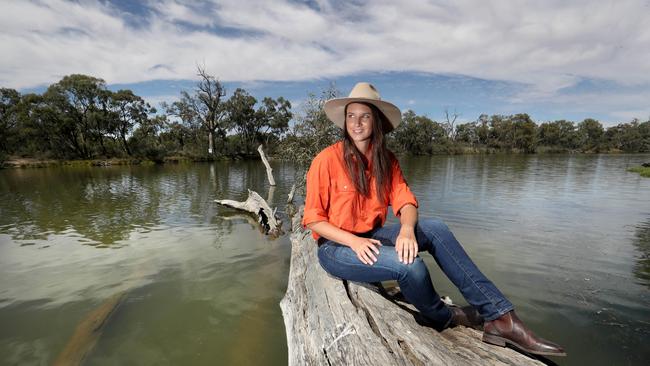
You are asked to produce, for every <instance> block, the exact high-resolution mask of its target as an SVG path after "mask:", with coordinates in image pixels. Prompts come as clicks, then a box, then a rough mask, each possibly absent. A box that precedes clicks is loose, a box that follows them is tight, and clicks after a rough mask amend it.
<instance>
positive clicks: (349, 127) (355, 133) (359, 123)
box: [345, 103, 375, 142]
mask: <svg viewBox="0 0 650 366" xmlns="http://www.w3.org/2000/svg"><path fill="white" fill-rule="evenodd" d="M374 123H375V121H374V117H373V115H372V110H371V109H370V107H368V106H367V105H365V104H361V103H350V104H348V108H347V112H346V115H345V129H346V131H347V132H348V135H350V137H351V138H352V141H354V142H362V141H366V140H369V139H370V138H371V137H372V125H373V124H374Z"/></svg>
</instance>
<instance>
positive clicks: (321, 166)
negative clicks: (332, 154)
mask: <svg viewBox="0 0 650 366" xmlns="http://www.w3.org/2000/svg"><path fill="white" fill-rule="evenodd" d="M329 183H330V176H329V169H328V166H327V160H326V159H324V158H323V156H322V155H319V156H316V158H314V160H313V161H312V163H311V166H310V167H309V171H308V172H307V180H306V184H305V185H306V191H307V192H306V194H305V196H306V197H305V212H304V214H303V217H302V225H303V227H306V226H307V225H308V224H311V223H313V222H318V221H329V216H328V211H329V198H330V197H329V189H330V187H329Z"/></svg>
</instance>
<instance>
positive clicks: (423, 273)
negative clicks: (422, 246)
mask: <svg viewBox="0 0 650 366" xmlns="http://www.w3.org/2000/svg"><path fill="white" fill-rule="evenodd" d="M398 272H399V274H400V277H401V279H402V280H406V279H408V280H409V281H415V282H420V281H422V280H424V279H426V278H427V277H429V270H428V268H427V265H426V264H425V263H424V261H423V260H422V258H420V257H415V259H414V260H413V263H410V264H406V263H401V262H400V264H399V268H398Z"/></svg>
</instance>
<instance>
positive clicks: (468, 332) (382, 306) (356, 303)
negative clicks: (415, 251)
mask: <svg viewBox="0 0 650 366" xmlns="http://www.w3.org/2000/svg"><path fill="white" fill-rule="evenodd" d="M301 211H302V210H301ZM301 218H302V214H301V213H299V214H297V215H295V216H294V221H293V223H292V231H293V233H292V235H291V268H290V274H289V283H288V286H287V292H286V294H285V296H284V298H283V299H282V301H281V302H280V307H281V308H282V315H283V317H284V324H285V328H286V332H287V344H288V349H289V362H288V363H289V365H373V366H376V365H463V366H464V365H481V366H482V365H543V363H541V362H540V361H537V360H533V359H531V358H528V357H526V356H524V355H522V354H520V353H517V352H515V351H514V350H511V349H509V348H500V347H496V346H492V345H489V344H486V343H483V342H482V341H481V335H482V333H481V332H479V331H477V330H474V329H470V328H466V327H462V326H459V327H455V328H453V329H446V330H444V331H442V332H438V331H436V330H434V329H432V328H430V327H428V326H422V325H419V324H418V323H417V322H416V320H415V319H414V315H413V314H415V313H417V310H415V308H414V307H413V306H412V305H410V304H408V303H404V302H399V301H397V300H395V299H394V298H391V297H390V296H387V295H386V294H385V293H384V294H382V293H381V292H380V291H379V290H378V289H376V288H372V287H370V286H369V285H362V284H357V283H352V282H348V281H343V280H340V279H337V278H333V277H331V276H329V275H328V274H327V273H326V272H325V271H324V270H323V269H322V268H321V266H320V265H319V263H318V258H317V256H316V250H317V246H316V243H315V242H314V240H313V239H312V237H311V232H310V231H303V230H302V227H301V225H300V219H301Z"/></svg>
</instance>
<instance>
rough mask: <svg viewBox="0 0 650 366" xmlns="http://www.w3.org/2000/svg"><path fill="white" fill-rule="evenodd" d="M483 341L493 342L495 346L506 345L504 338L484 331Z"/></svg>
mask: <svg viewBox="0 0 650 366" xmlns="http://www.w3.org/2000/svg"><path fill="white" fill-rule="evenodd" d="M483 342H485V343H489V344H493V345H495V346H501V347H505V346H506V341H505V340H504V339H503V338H501V337H499V336H495V335H492V334H487V333H483Z"/></svg>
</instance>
